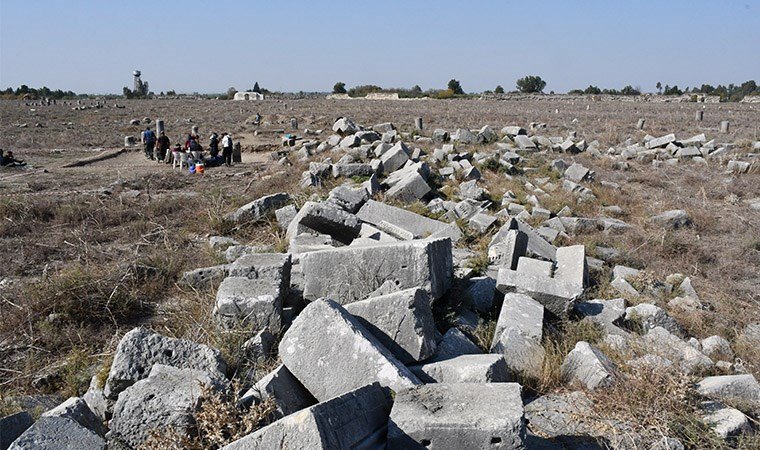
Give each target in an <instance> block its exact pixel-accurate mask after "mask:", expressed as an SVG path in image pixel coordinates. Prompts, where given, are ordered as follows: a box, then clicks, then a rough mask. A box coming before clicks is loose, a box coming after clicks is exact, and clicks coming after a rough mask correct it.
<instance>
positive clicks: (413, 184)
mask: <svg viewBox="0 0 760 450" xmlns="http://www.w3.org/2000/svg"><path fill="white" fill-rule="evenodd" d="M430 191H431V189H430V186H429V185H428V184H427V181H425V179H424V178H423V177H422V176H421V175H420V174H418V173H417V172H413V173H411V174H409V175H407V176H405V177H404V178H402V179H401V180H400V181H399V182H398V183H396V184H395V185H393V187H392V188H390V189H388V192H386V193H385V195H386V196H387V197H388V198H392V199H396V200H398V201H401V202H404V203H411V202H414V201H417V200H419V199H421V198H422V197H424V196H425V195H427V194H428V192H430Z"/></svg>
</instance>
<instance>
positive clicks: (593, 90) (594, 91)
mask: <svg viewBox="0 0 760 450" xmlns="http://www.w3.org/2000/svg"><path fill="white" fill-rule="evenodd" d="M568 94H571V95H580V94H590V95H602V94H604V95H641V89H639V88H635V87H633V86H631V85H628V86H626V87H624V88H623V89H620V90H617V89H599V88H598V87H597V86H589V87H587V88H586V89H573V90H572V91H570V92H568Z"/></svg>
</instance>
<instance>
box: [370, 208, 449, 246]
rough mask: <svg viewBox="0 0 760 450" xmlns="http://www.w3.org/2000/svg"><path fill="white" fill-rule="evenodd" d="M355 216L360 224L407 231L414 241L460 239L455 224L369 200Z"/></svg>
mask: <svg viewBox="0 0 760 450" xmlns="http://www.w3.org/2000/svg"><path fill="white" fill-rule="evenodd" d="M356 216H357V217H358V218H359V220H361V221H362V222H366V223H369V224H372V225H375V226H377V225H378V224H379V223H380V222H383V221H384V222H387V223H389V224H392V225H395V226H397V227H399V228H401V229H404V230H406V231H409V232H410V233H412V234H413V235H414V238H415V239H421V238H426V237H428V236H434V237H450V238H451V240H452V241H453V242H456V241H458V240H459V239H460V238H461V237H462V232H461V231H460V230H459V227H457V225H456V224H455V223H445V222H441V221H439V220H434V219H430V218H428V217H425V216H422V215H420V214H416V213H413V212H411V211H408V210H406V209H403V208H398V207H395V206H391V205H386V204H384V203H380V202H376V201H374V200H369V201H368V202H367V203H365V204H364V206H362V207H361V209H360V210H359V212H358V213H356Z"/></svg>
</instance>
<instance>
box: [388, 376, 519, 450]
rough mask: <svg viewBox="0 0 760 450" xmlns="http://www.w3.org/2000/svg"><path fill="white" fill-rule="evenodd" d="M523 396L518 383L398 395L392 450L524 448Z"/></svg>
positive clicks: (429, 388) (442, 386) (429, 387)
mask: <svg viewBox="0 0 760 450" xmlns="http://www.w3.org/2000/svg"><path fill="white" fill-rule="evenodd" d="M521 391H522V388H521V387H520V385H519V384H517V383H483V384H476V383H437V384H426V385H423V386H417V387H414V388H411V389H408V390H405V391H401V392H398V393H397V394H396V398H395V400H394V403H393V409H392V410H391V417H390V422H389V424H388V448H389V449H402V448H403V449H424V448H450V449H493V448H499V449H515V450H516V449H522V448H524V447H523V442H524V440H525V418H524V416H523V403H522V398H521ZM497 446H498V447H497Z"/></svg>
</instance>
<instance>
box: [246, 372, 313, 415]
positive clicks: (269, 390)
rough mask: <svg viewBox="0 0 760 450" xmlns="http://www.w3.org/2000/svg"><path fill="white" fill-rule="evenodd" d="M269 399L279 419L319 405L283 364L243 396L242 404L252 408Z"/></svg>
mask: <svg viewBox="0 0 760 450" xmlns="http://www.w3.org/2000/svg"><path fill="white" fill-rule="evenodd" d="M268 398H271V399H272V400H273V401H274V403H275V405H276V407H277V415H278V416H279V417H284V416H288V415H290V414H293V413H294V412H297V411H300V410H302V409H304V408H308V407H309V406H312V405H314V404H316V403H317V399H315V398H314V396H313V395H311V393H310V392H309V391H308V390H307V389H306V388H305V387H304V386H303V385H302V384H301V382H300V381H298V379H296V377H295V376H293V374H292V373H290V371H289V370H288V369H287V367H285V366H284V365H282V364H280V365H279V366H278V367H277V368H276V369H274V370H273V371H271V372H270V373H268V374H267V375H265V376H264V377H263V378H262V379H260V380H259V381H258V382H256V384H255V385H254V386H253V387H252V388H251V389H249V390H248V391H247V392H246V393H245V394H243V396H242V397H241V398H240V403H241V404H243V405H246V406H250V405H251V404H253V403H260V402H262V401H264V400H265V399H268Z"/></svg>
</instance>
